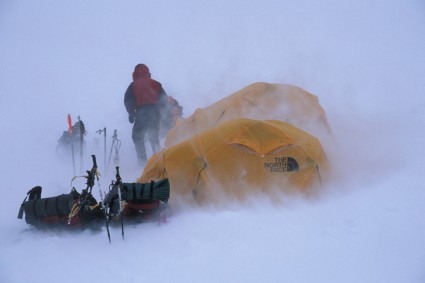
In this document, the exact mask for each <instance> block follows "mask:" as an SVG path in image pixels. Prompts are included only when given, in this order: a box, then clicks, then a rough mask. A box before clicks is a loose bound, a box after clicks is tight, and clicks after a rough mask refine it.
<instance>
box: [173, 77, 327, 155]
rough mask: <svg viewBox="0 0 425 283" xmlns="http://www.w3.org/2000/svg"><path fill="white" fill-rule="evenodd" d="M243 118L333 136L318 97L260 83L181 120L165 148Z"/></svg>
mask: <svg viewBox="0 0 425 283" xmlns="http://www.w3.org/2000/svg"><path fill="white" fill-rule="evenodd" d="M241 118H249V119H258V120H280V121H284V122H288V123H290V124H292V125H294V126H296V127H299V128H301V129H303V130H305V131H307V132H309V133H312V134H313V135H315V136H317V137H321V136H325V135H326V134H330V128H329V125H328V122H327V118H326V113H325V111H324V110H323V108H322V107H321V106H320V104H319V101H318V99H317V97H316V96H314V95H313V94H311V93H308V92H307V91H305V90H303V89H301V88H299V87H296V86H292V85H287V84H269V83H261V82H260V83H254V84H251V85H249V86H247V87H245V88H243V89H242V90H240V91H238V92H236V93H234V94H231V95H229V96H228V97H225V98H224V99H221V100H219V101H218V102H216V103H214V104H212V105H210V106H208V107H206V108H203V109H197V110H196V111H195V112H194V113H193V114H192V115H191V116H190V117H188V118H187V119H180V120H179V121H178V122H177V125H176V126H175V127H174V128H173V129H171V130H170V131H169V133H168V134H167V137H166V140H165V146H166V147H168V146H171V145H176V144H178V143H179V142H181V141H184V140H185V139H187V138H190V137H191V136H193V135H195V134H197V133H199V132H201V131H204V130H206V129H209V128H212V127H215V126H217V125H219V124H221V123H223V122H226V121H230V120H233V119H241Z"/></svg>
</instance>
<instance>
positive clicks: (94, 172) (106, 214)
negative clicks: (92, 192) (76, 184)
mask: <svg viewBox="0 0 425 283" xmlns="http://www.w3.org/2000/svg"><path fill="white" fill-rule="evenodd" d="M91 157H92V159H93V169H92V172H91V173H92V174H94V175H95V176H96V181H97V186H98V187H99V195H100V199H101V202H100V206H101V207H102V211H103V214H104V215H105V225H106V232H107V233H108V240H109V243H111V234H110V233H109V217H108V211H107V209H106V206H105V204H104V199H103V194H102V189H101V188H100V182H99V175H100V174H99V172H98V171H97V163H96V156H95V155H94V154H93V155H92V156H91Z"/></svg>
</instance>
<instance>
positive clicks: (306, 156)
mask: <svg viewBox="0 0 425 283" xmlns="http://www.w3.org/2000/svg"><path fill="white" fill-rule="evenodd" d="M327 168H328V165H327V160H326V157H325V153H324V152H323V149H322V147H321V144H320V142H319V141H318V140H317V139H316V138H315V137H313V136H312V135H310V134H308V133H307V132H304V131H302V130H300V129H299V128H297V127H294V126H292V125H290V124H289V123H286V122H282V121H277V120H253V119H234V120H231V121H228V122H224V123H221V124H219V125H218V126H216V127H212V128H209V129H207V130H205V131H202V132H199V133H198V134H196V135H193V136H191V137H190V138H188V139H187V140H185V141H183V142H181V143H179V144H177V145H174V146H170V147H168V148H166V149H164V150H162V151H161V152H159V153H157V154H155V155H154V156H152V157H151V158H150V159H149V161H148V164H147V166H146V168H145V170H144V171H143V173H142V176H141V177H140V178H139V179H138V182H141V183H145V182H150V181H151V180H154V181H156V180H160V179H163V178H169V181H170V186H171V199H170V201H173V200H175V199H180V198H184V199H185V200H189V201H194V202H196V203H198V204H205V203H208V204H211V203H220V202H221V201H223V200H228V199H230V200H241V199H244V198H245V197H246V196H248V195H252V194H253V193H254V194H255V193H261V192H264V193H275V192H276V191H281V192H285V193H291V192H302V193H305V194H310V193H312V192H315V191H316V190H317V188H319V187H320V185H321V182H322V177H323V174H324V173H325V172H326V171H327Z"/></svg>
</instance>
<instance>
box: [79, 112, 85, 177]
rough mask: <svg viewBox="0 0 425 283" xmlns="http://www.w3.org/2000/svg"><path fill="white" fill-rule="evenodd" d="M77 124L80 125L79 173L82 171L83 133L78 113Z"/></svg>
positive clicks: (82, 125)
mask: <svg viewBox="0 0 425 283" xmlns="http://www.w3.org/2000/svg"><path fill="white" fill-rule="evenodd" d="M78 124H79V125H80V174H81V173H82V172H83V168H84V161H83V135H84V134H85V131H86V130H85V129H84V124H83V121H81V118H80V115H78Z"/></svg>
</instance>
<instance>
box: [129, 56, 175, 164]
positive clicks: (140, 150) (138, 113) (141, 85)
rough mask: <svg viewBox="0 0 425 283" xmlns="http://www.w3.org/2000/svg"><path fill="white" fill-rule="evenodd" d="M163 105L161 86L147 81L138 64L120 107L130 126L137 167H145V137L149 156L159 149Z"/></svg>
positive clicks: (164, 95) (146, 70) (143, 68)
mask: <svg viewBox="0 0 425 283" xmlns="http://www.w3.org/2000/svg"><path fill="white" fill-rule="evenodd" d="M166 104H167V93H166V92H165V91H164V89H163V87H162V85H161V83H159V82H157V81H155V80H153V79H152V78H151V74H150V72H149V68H148V67H147V66H146V65H145V64H138V65H137V66H136V67H135V68H134V72H133V82H132V83H130V85H129V86H128V88H127V90H126V92H125V95H124V105H125V108H126V110H127V112H128V121H129V122H130V123H132V124H133V123H134V125H133V132H132V139H133V142H134V145H135V147H136V152H137V159H138V161H139V164H140V165H141V166H145V164H146V161H147V156H146V147H145V137H146V138H147V140H148V141H149V142H150V144H151V146H152V152H153V153H156V152H158V151H160V149H161V148H160V144H159V125H160V120H161V111H162V110H163V109H164V107H165V106H166Z"/></svg>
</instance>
